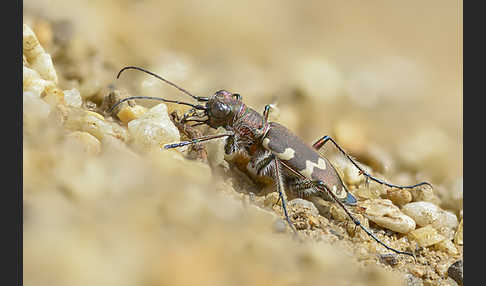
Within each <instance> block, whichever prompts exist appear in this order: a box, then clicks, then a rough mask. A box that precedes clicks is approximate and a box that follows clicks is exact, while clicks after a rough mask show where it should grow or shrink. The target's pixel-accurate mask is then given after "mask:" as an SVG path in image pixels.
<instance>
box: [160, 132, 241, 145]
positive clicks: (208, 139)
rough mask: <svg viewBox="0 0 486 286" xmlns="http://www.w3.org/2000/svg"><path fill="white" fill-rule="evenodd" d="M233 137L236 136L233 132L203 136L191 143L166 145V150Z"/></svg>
mask: <svg viewBox="0 0 486 286" xmlns="http://www.w3.org/2000/svg"><path fill="white" fill-rule="evenodd" d="M233 135H234V134H233V133H232V132H231V133H224V134H216V135H208V136H202V137H199V138H194V139H192V140H189V141H182V142H178V143H172V144H166V145H164V149H172V148H178V147H182V146H186V145H191V144H197V143H201V142H205V141H210V140H214V139H218V138H221V137H227V136H233Z"/></svg>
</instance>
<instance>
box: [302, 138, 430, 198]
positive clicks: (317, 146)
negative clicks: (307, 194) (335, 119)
mask: <svg viewBox="0 0 486 286" xmlns="http://www.w3.org/2000/svg"><path fill="white" fill-rule="evenodd" d="M328 141H331V142H332V143H333V144H334V146H336V148H338V149H339V151H341V153H342V154H343V155H344V156H345V157H346V158H347V159H348V160H349V161H351V163H353V165H354V166H355V167H356V168H358V170H359V172H360V174H362V175H364V176H365V177H366V180H367V181H368V179H371V180H373V181H375V182H377V183H379V184H382V185H385V186H388V187H390V188H398V189H413V188H415V187H418V186H422V185H428V186H429V187H431V188H432V185H431V184H430V183H428V182H421V183H418V184H415V185H409V186H399V185H394V184H390V183H387V182H385V181H382V180H380V179H378V178H375V177H373V176H371V175H370V174H368V173H366V172H365V171H364V170H363V169H362V168H361V167H360V166H359V165H358V164H357V163H356V162H355V161H354V160H353V159H352V158H351V156H349V155H348V154H347V153H346V152H345V151H344V150H343V149H342V148H341V147H340V146H339V145H338V144H337V143H336V141H334V139H332V138H331V137H329V136H327V135H326V136H324V137H322V138H321V139H319V140H317V141H316V142H315V143H314V144H312V147H313V148H314V149H316V150H320V149H321V147H322V146H324V144H326V143H327V142H328Z"/></svg>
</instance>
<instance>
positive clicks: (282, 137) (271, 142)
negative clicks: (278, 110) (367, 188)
mask: <svg viewBox="0 0 486 286" xmlns="http://www.w3.org/2000/svg"><path fill="white" fill-rule="evenodd" d="M262 145H263V147H264V148H265V149H267V150H269V151H271V152H272V153H273V154H274V155H275V156H277V157H278V158H279V159H280V160H281V161H283V162H284V163H285V164H286V165H287V166H289V167H290V168H292V169H293V170H295V171H298V172H299V173H301V174H302V175H304V176H305V177H306V178H308V179H310V180H312V181H322V182H324V184H325V186H326V187H327V188H328V189H329V190H330V191H332V192H333V193H334V194H335V195H336V197H337V198H338V199H339V200H341V201H343V202H345V203H348V204H354V203H356V199H355V198H354V197H353V196H352V195H351V194H350V193H349V192H348V191H347V189H346V187H345V186H344V184H343V182H342V180H341V178H340V177H339V175H338V173H337V172H336V169H334V167H333V166H332V165H331V163H330V162H329V161H328V160H327V159H326V158H323V157H321V156H320V155H319V153H317V151H315V150H314V149H313V148H312V147H310V146H309V145H307V144H306V143H304V142H303V141H302V140H301V139H300V138H299V137H297V136H296V135H294V134H293V133H292V132H291V131H289V130H288V129H287V128H285V127H284V126H282V125H280V124H278V123H276V122H271V123H270V128H269V130H268V132H267V134H266V136H265V137H264V138H263V141H262Z"/></svg>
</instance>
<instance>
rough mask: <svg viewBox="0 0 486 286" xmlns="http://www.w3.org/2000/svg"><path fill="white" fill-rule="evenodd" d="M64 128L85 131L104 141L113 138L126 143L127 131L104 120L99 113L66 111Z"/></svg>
mask: <svg viewBox="0 0 486 286" xmlns="http://www.w3.org/2000/svg"><path fill="white" fill-rule="evenodd" d="M66 112H67V114H66V115H65V121H64V126H65V127H66V128H67V129H68V130H71V131H85V132H88V133H90V134H91V135H93V136H94V137H96V138H97V139H98V140H100V141H103V138H104V137H106V136H113V137H115V138H117V139H121V140H123V141H126V140H127V139H128V134H127V131H126V130H125V129H124V128H123V127H121V126H119V125H118V124H116V123H114V122H108V121H106V120H104V118H103V116H102V115H100V114H99V113H96V112H92V111H86V110H81V109H75V108H70V109H67V110H66Z"/></svg>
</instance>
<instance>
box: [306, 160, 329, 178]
mask: <svg viewBox="0 0 486 286" xmlns="http://www.w3.org/2000/svg"><path fill="white" fill-rule="evenodd" d="M314 167H317V168H319V169H321V170H325V169H326V161H324V159H322V158H319V159H318V160H317V164H316V163H314V162H311V161H309V160H306V161H305V169H304V170H301V171H300V173H302V175H304V176H306V177H307V178H309V179H311V178H312V171H314Z"/></svg>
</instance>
